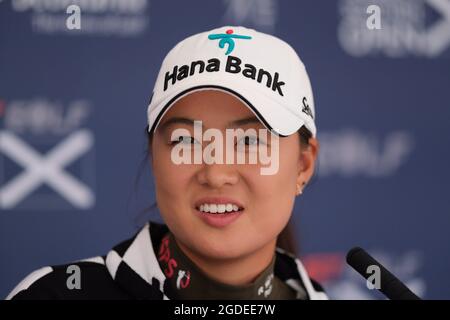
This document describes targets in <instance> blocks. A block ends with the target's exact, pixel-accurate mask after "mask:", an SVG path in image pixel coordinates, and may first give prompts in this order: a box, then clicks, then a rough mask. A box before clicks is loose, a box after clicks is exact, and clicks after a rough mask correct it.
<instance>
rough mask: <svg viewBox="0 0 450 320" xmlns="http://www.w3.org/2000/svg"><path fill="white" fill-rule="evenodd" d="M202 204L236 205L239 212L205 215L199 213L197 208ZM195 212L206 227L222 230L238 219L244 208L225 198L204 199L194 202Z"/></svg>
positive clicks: (240, 204)
mask: <svg viewBox="0 0 450 320" xmlns="http://www.w3.org/2000/svg"><path fill="white" fill-rule="evenodd" d="M204 203H215V204H227V203H231V204H234V205H237V206H238V207H239V208H241V210H239V211H233V212H228V213H206V212H202V211H200V210H199V209H197V208H199V207H200V205H201V204H204ZM194 209H195V212H196V214H197V215H198V216H199V217H200V218H201V219H202V220H203V222H205V223H206V224H207V225H209V226H211V227H214V228H224V227H226V226H228V225H230V224H231V223H233V222H234V221H236V219H238V218H239V217H240V216H241V215H242V214H243V212H244V210H245V209H244V206H243V205H242V203H241V202H239V201H237V200H235V199H232V198H226V197H205V198H201V199H199V200H197V201H196V202H195V208H194Z"/></svg>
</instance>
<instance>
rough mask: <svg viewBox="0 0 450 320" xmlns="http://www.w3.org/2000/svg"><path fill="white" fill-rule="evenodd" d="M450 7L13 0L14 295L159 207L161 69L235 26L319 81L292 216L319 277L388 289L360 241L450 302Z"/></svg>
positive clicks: (2, 27)
mask: <svg viewBox="0 0 450 320" xmlns="http://www.w3.org/2000/svg"><path fill="white" fill-rule="evenodd" d="M71 4H78V5H79V8H80V17H81V20H80V21H81V25H80V27H81V29H76V28H75V29H70V27H71V26H72V25H73V22H74V21H76V20H73V19H75V18H76V9H75V11H72V10H73V8H69V13H67V8H68V7H69V5H71ZM369 5H376V6H377V8H378V9H379V10H378V11H377V9H375V10H373V7H372V8H369V12H368V11H367V9H368V7H369ZM74 12H75V15H74ZM377 12H378V13H379V15H377ZM449 12H450V1H449V0H383V1H381V0H370V1H366V0H339V1H325V0H323V1H277V0H253V1H252V0H224V1H199V0H195V1H194V0H190V1H174V0H171V1H156V0H155V1H153V0H127V1H125V0H123V1H120V0H115V1H114V0H85V1H75V0H73V1H63V0H45V1H44V0H35V1H28V0H12V1H9V0H4V1H1V2H0V122H1V127H0V210H1V214H0V297H4V296H6V295H7V293H9V291H10V290H12V288H13V287H14V286H15V285H16V284H17V283H18V282H19V281H20V280H21V279H22V278H23V277H24V276H25V275H27V274H28V273H30V272H31V271H32V270H34V269H36V268H39V267H41V266H44V265H51V264H61V263H66V262H69V261H73V260H77V259H82V258H86V257H90V256H94V255H98V254H105V253H106V252H107V251H108V250H109V249H110V248H111V247H112V246H113V245H115V244H116V243H118V242H119V241H121V240H123V239H126V238H128V237H129V236H130V235H131V234H132V233H134V232H135V231H136V230H137V227H138V226H139V225H140V224H141V223H142V222H143V221H145V220H146V219H156V220H157V219H159V217H158V214H157V212H152V211H150V212H145V208H146V207H148V206H149V205H151V204H152V203H153V202H154V190H153V183H152V176H151V172H150V168H149V166H148V165H147V163H146V162H145V161H146V160H145V158H144V156H145V148H146V143H145V134H144V128H145V125H146V107H147V103H148V100H149V97H150V94H151V90H152V88H153V83H154V81H155V78H156V75H157V72H158V70H159V66H160V64H161V62H162V59H163V57H164V55H165V54H166V52H167V51H168V50H169V49H171V48H172V47H173V46H174V45H175V44H176V43H177V42H178V41H180V40H181V39H183V38H185V37H186V36H188V35H191V34H194V33H197V32H201V31H206V30H209V29H212V28H215V27H218V26H221V25H228V24H229V25H244V26H247V27H251V28H255V29H258V30H261V31H264V32H268V33H272V34H275V35H277V36H279V37H280V38H282V39H284V40H286V41H287V42H289V43H290V44H291V45H292V46H293V47H294V48H295V49H296V50H297V51H298V53H299V55H300V56H301V57H302V59H303V61H304V63H305V65H306V66H307V69H308V72H309V75H310V78H311V81H312V86H313V90H314V96H315V102H316V114H317V126H318V138H319V141H320V143H321V150H320V152H321V153H320V157H319V162H318V170H317V173H316V175H315V177H314V179H313V182H312V183H311V184H310V185H309V186H308V187H307V189H306V190H305V192H304V194H303V195H302V196H301V197H299V198H298V200H297V203H296V206H295V212H294V218H293V219H294V222H295V226H296V229H297V236H298V241H299V244H300V248H301V255H302V257H303V259H304V261H305V264H306V265H307V268H308V269H309V271H310V272H311V274H312V275H313V276H314V277H316V278H317V279H318V280H319V281H321V282H322V283H323V284H324V285H325V288H326V289H327V290H328V292H329V294H330V296H331V297H332V298H337V299H347V298H358V299H359V298H361V299H366V298H367V299H369V298H380V296H379V295H377V294H375V293H374V292H373V291H369V290H368V289H367V288H366V286H365V282H364V281H362V278H360V276H359V275H357V274H356V273H355V272H354V271H351V270H350V269H349V268H348V267H346V266H345V253H346V251H347V250H348V249H349V248H351V247H352V246H354V245H360V246H362V247H365V248H366V249H368V251H369V252H370V253H372V254H374V255H375V256H376V257H377V258H379V259H380V260H381V261H382V262H384V263H385V264H386V266H388V267H389V268H390V269H392V271H393V272H394V273H395V274H396V275H398V276H399V277H400V278H401V279H402V280H403V281H404V282H406V283H407V284H408V285H409V286H410V287H411V289H413V291H415V292H416V293H417V294H419V295H421V296H422V297H424V298H438V299H448V298H450V289H449V288H450V276H449V274H448V270H450V254H449V252H450V232H449V227H450V211H449V210H450V197H449V196H448V194H447V193H448V192H449V191H450V169H449V166H448V165H449V163H450V105H449V101H450V14H449ZM377 17H379V18H380V19H379V20H376V18H377ZM68 19H69V21H68ZM374 19H375V20H374ZM374 21H375V22H374ZM377 21H379V22H380V25H378V26H377V25H376V22H377ZM68 22H69V23H68ZM71 23H72V24H71ZM372 26H375V28H373V27H372ZM377 27H380V29H377ZM137 177H139V178H138V179H137ZM142 212H144V213H142Z"/></svg>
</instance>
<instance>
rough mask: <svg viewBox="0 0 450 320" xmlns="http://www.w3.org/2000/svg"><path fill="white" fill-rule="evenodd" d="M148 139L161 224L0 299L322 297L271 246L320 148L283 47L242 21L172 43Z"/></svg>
mask: <svg viewBox="0 0 450 320" xmlns="http://www.w3.org/2000/svg"><path fill="white" fill-rule="evenodd" d="M148 137H149V152H150V159H151V161H150V163H151V168H152V171H153V173H154V177H155V191H156V200H157V205H158V208H159V211H160V212H161V215H162V217H163V219H164V221H165V223H166V225H159V224H155V223H148V224H146V225H145V227H144V228H142V230H141V231H140V232H139V233H137V234H136V235H135V236H134V237H133V238H131V239H129V240H127V241H125V242H123V243H121V244H119V245H117V246H116V247H114V248H113V249H112V250H111V251H110V252H109V253H108V254H107V255H106V256H99V257H95V258H91V259H87V260H84V261H79V262H74V263H72V264H70V265H63V266H54V267H44V268H42V269H39V270H37V271H35V272H33V273H32V274H30V275H29V276H28V277H26V278H25V279H24V280H23V281H22V282H21V283H20V284H19V285H18V286H17V287H16V288H15V289H14V290H13V291H12V292H11V294H10V295H9V296H8V298H12V299H35V298H47V299H78V298H80V299H109V298H110V299H326V298H327V297H326V295H325V293H324V292H323V290H322V289H321V287H320V286H319V285H318V284H317V283H316V282H314V281H313V280H311V279H310V278H309V277H308V275H307V273H306V271H305V269H304V268H303V266H302V264H301V262H300V261H299V260H298V259H296V258H295V257H294V256H293V255H292V254H290V253H288V252H286V251H285V250H283V249H281V248H277V240H278V243H279V244H280V243H281V237H282V235H283V234H285V232H287V231H286V230H288V229H287V227H286V226H287V225H288V221H289V219H290V217H291V214H292V209H293V205H294V200H295V197H296V196H298V195H300V194H301V193H302V190H303V188H304V187H305V186H306V185H307V183H308V181H309V180H310V179H311V177H312V175H313V172H314V165H315V160H316V158H317V153H318V149H319V144H318V141H317V139H316V127H315V124H314V105H313V96H312V91H311V86H310V83H309V78H308V75H307V73H306V70H305V68H304V66H303V63H302V62H301V60H300V59H299V57H298V56H297V54H296V53H295V51H294V50H293V49H292V48H291V47H290V46H289V45H288V44H287V43H285V42H283V41H282V40H280V39H278V38H276V37H273V36H270V35H267V34H263V33H260V32H257V31H255V30H252V29H247V28H244V27H222V28H218V29H214V30H211V31H208V32H203V33H200V34H196V35H194V36H191V37H188V38H187V39H185V40H183V41H181V42H180V43H178V44H177V45H176V46H175V47H174V48H173V49H172V50H171V51H170V52H169V53H168V54H167V56H166V57H165V59H164V61H163V63H162V66H161V70H160V72H159V75H158V77H157V80H156V83H155V87H154V90H153V95H152V100H151V102H150V105H149V107H148ZM283 230H284V231H283ZM77 271H78V272H79V274H80V275H81V279H77V278H76V277H74V276H73V277H72V274H73V275H75V273H76V272H77Z"/></svg>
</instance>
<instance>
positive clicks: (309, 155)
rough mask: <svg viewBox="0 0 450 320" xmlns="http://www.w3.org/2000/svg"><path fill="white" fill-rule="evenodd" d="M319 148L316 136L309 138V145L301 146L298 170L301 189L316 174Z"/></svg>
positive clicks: (298, 182)
mask: <svg viewBox="0 0 450 320" xmlns="http://www.w3.org/2000/svg"><path fill="white" fill-rule="evenodd" d="M319 148H320V146H319V141H318V140H317V139H316V138H310V139H309V145H308V147H304V146H303V145H302V146H301V150H300V156H299V159H298V172H297V185H299V186H300V189H301V190H303V189H304V188H305V186H306V185H307V184H308V182H309V181H310V179H311V177H312V175H313V174H314V168H315V163H316V159H317V156H318V154H319Z"/></svg>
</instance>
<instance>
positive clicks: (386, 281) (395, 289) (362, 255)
mask: <svg viewBox="0 0 450 320" xmlns="http://www.w3.org/2000/svg"><path fill="white" fill-rule="evenodd" d="M347 263H348V264H349V265H350V266H351V267H352V268H353V269H355V270H356V271H358V273H359V274H360V275H362V276H363V277H364V278H365V279H366V280H368V278H369V277H370V276H371V275H372V274H370V273H368V267H369V266H377V267H378V268H379V270H380V288H377V289H378V290H380V291H381V292H383V293H384V295H385V296H386V297H388V298H389V299H391V300H420V298H419V297H418V296H416V295H415V294H414V293H413V292H412V291H411V290H409V289H408V287H407V286H405V285H404V284H403V283H402V282H401V281H400V280H399V279H397V278H396V277H395V276H394V275H393V274H392V273H390V272H389V271H388V270H387V269H386V268H385V267H383V265H382V264H381V263H379V262H378V261H377V260H375V259H374V258H373V257H372V256H370V255H369V254H368V253H367V252H366V251H365V250H364V249H362V248H359V247H354V248H353V249H351V250H350V251H349V252H348V253H347Z"/></svg>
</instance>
